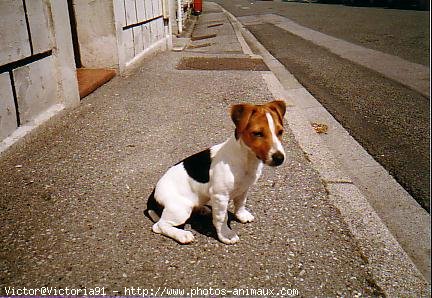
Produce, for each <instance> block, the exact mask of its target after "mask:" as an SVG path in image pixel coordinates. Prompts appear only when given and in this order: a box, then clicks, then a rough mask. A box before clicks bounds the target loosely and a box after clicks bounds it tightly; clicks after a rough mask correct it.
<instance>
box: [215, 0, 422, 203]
mask: <svg viewBox="0 0 432 298" xmlns="http://www.w3.org/2000/svg"><path fill="white" fill-rule="evenodd" d="M219 3H220V4H222V5H223V6H224V7H225V8H226V9H228V10H230V11H231V12H232V13H233V14H234V15H236V16H242V15H247V14H249V15H253V14H261V13H278V14H280V15H284V16H287V17H289V18H291V19H292V20H295V21H297V22H299V23H300V24H302V25H305V26H310V27H311V28H314V29H315V30H319V31H322V32H325V33H327V34H330V35H333V36H336V37H339V38H343V39H346V40H348V41H351V42H354V43H357V44H360V45H363V46H367V47H370V48H373V49H377V50H380V51H385V52H387V53H390V54H393V55H399V56H401V57H402V58H404V59H407V60H410V61H412V62H417V63H424V62H425V61H427V59H426V58H427V57H428V54H427V53H428V49H427V47H426V46H425V40H426V39H427V38H426V37H425V36H424V34H425V33H426V32H427V30H425V29H426V28H427V26H424V21H425V18H424V17H425V13H424V12H419V11H399V10H390V9H383V8H381V9H378V8H365V7H363V8H358V7H345V6H342V5H320V4H304V3H278V2H260V1H256V2H247V1H235V2H231V1H219ZM246 7H249V8H247V9H246ZM360 10H361V12H362V13H360V14H359V12H360ZM360 15H361V17H360ZM379 17H380V18H379ZM378 19H379V21H378ZM329 20H331V21H329ZM366 20H367V21H366ZM402 23H404V24H407V25H406V26H402V25H401V24H402ZM247 28H248V29H249V30H250V31H251V32H252V33H253V34H254V35H255V37H256V38H257V39H258V40H259V41H260V42H261V43H262V44H263V45H264V46H265V47H266V48H267V50H268V51H269V52H270V53H271V54H272V55H273V56H274V57H276V58H277V59H278V60H279V61H280V62H281V63H282V64H284V65H285V66H286V68H287V69H288V70H289V71H290V72H291V73H293V74H294V76H295V77H296V78H297V79H298V80H299V82H300V83H301V84H302V85H304V86H305V87H306V88H307V89H308V91H309V92H310V93H311V94H312V95H314V97H315V98H317V99H318V100H319V101H320V102H321V104H323V105H324V106H325V107H326V109H327V110H328V111H329V112H330V113H331V114H333V116H334V117H335V118H336V119H337V120H338V121H339V122H340V123H341V124H342V125H343V126H344V127H345V128H346V129H347V130H348V131H349V132H350V134H351V135H353V136H354V137H355V138H356V140H357V141H358V142H359V143H361V144H362V145H363V147H365V148H366V150H368V152H369V153H370V154H371V155H372V156H373V157H374V158H375V159H376V160H377V161H378V162H380V163H381V164H382V165H383V166H384V167H385V168H386V169H387V170H388V171H389V173H390V174H391V175H392V176H394V177H395V178H396V180H397V181H398V182H399V183H400V184H401V185H402V186H403V187H404V188H405V189H406V190H407V191H408V192H409V193H410V194H411V195H412V196H413V197H414V198H415V199H416V200H417V201H418V202H419V203H420V205H422V206H423V207H424V208H425V209H426V210H429V207H430V203H429V196H430V189H429V177H430V174H429V162H430V157H429V143H430V134H429V107H430V104H429V99H427V98H425V97H424V96H422V95H420V94H418V93H416V92H414V91H412V90H410V89H408V88H405V87H403V86H401V85H400V84H398V83H395V82H394V81H392V80H389V79H386V78H385V77H383V76H382V75H379V74H377V73H375V72H373V71H371V70H369V69H367V68H364V67H361V66H358V65H356V64H354V63H352V62H350V61H347V60H345V59H342V58H340V57H338V56H336V55H334V54H332V53H330V52H328V51H327V50H325V49H323V48H321V47H318V46H316V45H314V44H313V43H311V42H308V41H305V40H303V39H301V38H299V37H297V36H295V35H292V34H290V33H288V32H286V31H284V30H282V29H280V28H278V27H276V26H274V25H271V24H259V25H253V26H248V27H247ZM365 36H369V37H368V38H367V40H366V39H364V38H363V37H365ZM391 36H393V38H391ZM395 36H397V37H398V38H395ZM409 40H411V42H409ZM422 59H423V60H422Z"/></svg>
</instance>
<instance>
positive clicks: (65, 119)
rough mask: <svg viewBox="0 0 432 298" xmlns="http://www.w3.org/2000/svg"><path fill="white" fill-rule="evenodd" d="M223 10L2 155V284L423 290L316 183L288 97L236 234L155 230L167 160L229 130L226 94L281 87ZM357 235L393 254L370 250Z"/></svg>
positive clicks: (249, 97) (230, 291)
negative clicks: (153, 208) (268, 162)
mask: <svg viewBox="0 0 432 298" xmlns="http://www.w3.org/2000/svg"><path fill="white" fill-rule="evenodd" d="M231 21H233V20H231V19H230V17H229V16H228V15H227V14H226V13H224V12H223V11H222V10H221V8H220V7H219V6H217V5H214V4H213V3H211V2H206V3H205V5H204V10H203V14H202V15H201V16H200V17H199V18H198V21H197V24H196V27H195V30H194V31H193V33H192V36H191V37H192V40H191V42H190V43H189V44H188V46H187V47H186V48H184V50H183V51H181V52H165V53H160V54H158V55H156V56H154V57H152V58H149V59H147V60H146V61H145V62H144V64H143V65H142V67H140V68H138V69H137V70H136V71H135V72H134V73H132V74H130V75H129V76H127V77H116V78H114V79H113V80H112V81H110V82H109V83H107V84H106V85H105V86H103V87H101V88H100V89H98V90H97V91H96V92H94V93H93V94H91V95H89V96H88V97H86V98H85V99H84V100H83V101H82V103H81V105H80V106H79V107H78V108H76V109H74V110H73V111H66V112H64V113H63V114H61V115H59V116H56V117H55V118H54V119H52V120H51V121H49V122H48V123H46V124H44V125H43V126H42V127H40V128H39V129H37V131H35V132H34V133H32V134H31V135H30V136H29V137H28V138H27V139H26V140H25V141H22V142H20V143H19V144H17V145H15V146H14V147H13V148H11V149H9V150H8V151H6V152H5V153H3V154H2V155H1V156H0V173H2V174H1V175H0V208H1V210H2V211H1V215H2V216H1V218H0V223H1V226H2V229H1V230H0V238H1V240H2V245H1V246H0V272H1V274H0V295H6V294H7V293H6V292H5V289H4V288H5V287H15V289H17V288H23V287H24V286H25V287H27V288H40V287H43V286H49V287H50V286H52V287H56V288H57V289H65V288H66V287H68V288H69V289H86V290H87V291H90V289H91V288H95V287H104V291H105V292H104V293H105V294H106V295H133V294H134V293H135V294H137V293H136V292H134V293H132V292H131V288H130V287H134V289H137V288H141V289H148V290H149V291H148V292H147V294H146V295H150V296H161V295H163V296H169V295H170V294H172V292H168V290H171V289H185V290H186V292H185V293H183V295H180V294H181V293H179V292H177V293H176V295H175V296H185V295H189V294H198V295H199V296H205V295H207V296H208V295H210V294H211V293H210V289H212V290H213V292H212V293H213V294H216V295H218V293H220V294H223V293H225V294H226V296H233V295H236V294H239V293H240V292H239V291H237V290H236V289H240V288H242V289H249V290H250V289H261V290H262V291H263V292H261V293H263V294H267V296H276V295H277V294H278V293H279V294H281V295H282V294H285V295H287V294H288V295H289V293H294V294H295V293H298V295H300V296H304V297H309V296H322V297H334V296H349V297H359V296H360V294H361V295H362V296H380V295H388V296H390V297H394V296H415V297H425V296H430V291H429V285H428V284H427V283H426V282H425V281H424V279H423V277H422V276H421V275H420V273H419V272H418V270H417V269H416V268H415V267H414V265H413V264H412V263H411V262H410V261H409V259H408V258H407V257H406V255H404V254H403V252H401V251H400V247H398V245H397V242H396V244H395V243H393V242H386V241H387V238H385V237H386V235H384V234H379V233H378V235H379V236H382V235H384V236H382V237H383V240H382V243H376V242H374V241H375V240H373V241H368V239H366V238H360V239H359V238H357V236H356V235H358V234H356V233H353V231H352V226H353V223H352V222H347V220H346V218H344V214H346V212H341V210H340V209H338V208H336V207H335V203H334V198H332V197H331V195H330V196H329V193H328V191H329V189H330V191H331V188H332V187H334V186H330V187H328V185H324V183H323V181H322V178H321V177H320V176H319V174H318V172H317V170H316V169H315V168H314V165H313V164H312V163H311V162H310V161H309V160H308V159H307V158H306V154H305V151H304V150H303V149H302V148H301V147H300V146H299V143H298V141H299V140H297V139H296V138H295V136H294V133H293V132H292V131H291V128H292V127H291V125H292V123H293V122H292V120H288V119H289V117H293V118H295V117H296V114H295V109H294V108H293V107H291V108H289V109H288V111H287V117H288V118H287V125H286V126H287V127H286V131H287V133H286V135H285V137H284V147H285V150H286V154H287V161H286V163H285V164H284V165H283V166H281V167H279V168H274V169H273V168H271V169H270V168H265V170H264V174H263V176H262V178H261V179H260V180H259V182H258V183H257V185H256V186H254V187H253V189H252V190H251V191H250V195H249V200H248V202H249V204H248V205H249V206H250V209H251V211H252V213H253V214H254V215H255V219H256V220H255V222H253V223H251V224H247V225H242V224H240V223H238V222H236V221H232V222H231V227H232V228H233V229H234V230H235V231H236V232H237V233H238V235H239V237H240V241H239V243H238V244H236V245H233V246H227V245H224V244H222V243H220V242H219V241H218V240H217V239H216V238H215V235H214V232H213V229H212V226H211V220H210V218H195V219H193V220H191V222H190V224H188V225H187V226H186V228H187V229H191V230H192V231H193V233H194V235H195V242H193V243H192V244H190V245H187V246H181V245H179V244H177V243H176V242H174V241H172V240H171V239H168V238H165V237H162V236H160V235H156V234H154V233H152V232H151V222H150V221H149V220H148V219H147V218H146V217H144V216H143V210H144V208H145V204H146V199H147V196H148V195H149V194H150V193H151V191H152V189H153V187H154V185H155V183H156V182H157V180H158V178H159V177H160V176H161V175H162V174H163V172H164V171H165V170H166V169H167V168H168V167H169V166H170V165H172V164H174V163H176V162H178V161H179V160H181V159H183V158H184V157H186V156H188V155H190V154H192V153H194V152H197V151H198V150H201V149H204V148H206V147H209V146H211V145H213V144H216V143H219V142H222V141H224V140H225V139H226V138H228V136H230V135H231V134H232V133H233V124H232V123H231V120H230V119H229V116H228V109H229V106H230V105H231V104H234V103H238V102H255V103H259V102H265V101H268V100H272V99H274V98H275V96H276V95H278V94H282V95H283V92H281V90H280V89H281V88H282V87H281V85H280V83H279V82H278V80H277V79H276V77H275V76H274V74H273V73H272V72H270V71H268V68H267V67H266V66H265V65H264V64H263V62H262V61H261V60H260V59H258V57H257V56H256V55H253V54H252V51H251V50H250V49H248V46H247V44H246V43H245V41H244V40H243V39H242V37H241V35H239V31H238V30H235V29H236V26H237V25H236V23H235V22H233V23H231ZM237 29H238V28H237ZM178 68H180V69H178ZM204 68H205V69H206V70H201V69H204ZM238 69H241V70H238ZM305 129H309V130H311V131H312V129H311V127H309V128H305ZM330 174H331V173H330ZM353 203H355V201H354V200H353ZM355 211H357V210H355ZM370 218H371V217H365V220H364V222H357V223H355V224H357V225H358V227H357V229H359V228H361V227H368V224H369V222H368V221H369V220H370ZM381 228H382V227H380V229H381ZM380 231H381V230H380ZM369 232H370V233H375V232H376V231H369ZM374 239H375V238H374ZM365 247H369V248H372V249H374V250H376V251H385V254H387V257H388V258H387V259H385V260H388V259H389V258H390V259H393V260H394V262H392V263H391V264H380V263H379V262H378V263H377V262H376V260H375V258H371V257H370V256H369V255H367V253H368V252H369V251H370V250H367V249H365ZM380 266H381V267H380ZM376 268H382V274H381V275H377V274H376V272H377V269H376ZM126 287H129V289H126ZM151 290H153V291H151ZM294 290H295V291H298V292H294ZM206 291H207V292H206ZM215 291H216V292H215ZM218 291H219V292H218ZM270 291H273V292H270ZM284 291H285V292H284ZM248 293H249V295H252V294H251V293H252V292H248ZM255 293H256V292H255ZM80 294H81V295H83V294H84V293H83V292H81V293H80ZM99 294H101V293H99ZM240 294H241V293H240ZM242 294H243V296H244V295H247V294H246V293H245V292H243V293H242ZM55 295H58V294H55Z"/></svg>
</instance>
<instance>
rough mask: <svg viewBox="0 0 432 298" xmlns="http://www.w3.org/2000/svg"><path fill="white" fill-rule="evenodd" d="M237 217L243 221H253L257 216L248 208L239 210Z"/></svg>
mask: <svg viewBox="0 0 432 298" xmlns="http://www.w3.org/2000/svg"><path fill="white" fill-rule="evenodd" d="M236 217H237V219H238V220H239V221H240V222H241V223H247V222H252V221H253V220H254V219H255V217H254V216H253V215H252V214H251V213H250V212H249V211H247V210H246V209H242V210H239V211H237V213H236Z"/></svg>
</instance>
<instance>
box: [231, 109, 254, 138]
mask: <svg viewBox="0 0 432 298" xmlns="http://www.w3.org/2000/svg"><path fill="white" fill-rule="evenodd" d="M253 109H254V106H253V105H250V104H246V103H241V104H237V105H233V106H232V107H231V111H230V113H231V119H232V121H233V122H234V124H235V126H236V129H235V138H236V139H237V140H238V138H239V136H240V134H241V133H242V131H243V130H244V129H245V128H246V126H247V124H248V122H249V118H250V116H251V115H252V111H253Z"/></svg>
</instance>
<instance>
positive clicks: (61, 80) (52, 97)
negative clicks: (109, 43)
mask: <svg viewBox="0 0 432 298" xmlns="http://www.w3.org/2000/svg"><path fill="white" fill-rule="evenodd" d="M59 15H61V16H59ZM63 15H66V16H67V15H68V10H67V2H66V0H51V1H49V0H25V1H16V0H1V1H0V40H1V43H0V141H1V140H3V139H5V138H6V137H8V136H9V135H11V134H12V133H13V132H14V131H15V130H16V129H17V128H18V127H19V126H23V125H26V124H27V123H29V122H31V121H33V120H34V119H35V118H36V117H37V116H39V115H40V114H41V113H43V112H44V111H46V110H48V109H49V108H50V107H51V106H53V105H55V104H59V103H61V104H65V105H67V106H68V105H74V104H77V103H78V102H79V96H78V89H77V84H76V77H75V76H74V75H73V73H74V69H73V71H72V72H65V71H63V69H64V68H68V69H70V68H74V60H73V53H72V55H71V52H72V51H71V49H72V43H71V42H69V43H67V42H66V43H65V44H62V45H58V44H57V42H58V41H59V39H62V38H63V39H64V38H65V36H64V35H65V34H66V35H67V34H68V33H69V36H66V40H67V39H68V38H69V40H71V37H70V31H68V30H67V29H68V28H69V19H68V17H67V18H66V19H65V18H64V17H62V16H63ZM55 27H56V28H55ZM57 27H59V28H57ZM59 35H62V36H59ZM68 52H69V54H68ZM67 84H69V85H71V87H69V88H65V87H64V85H67Z"/></svg>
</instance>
